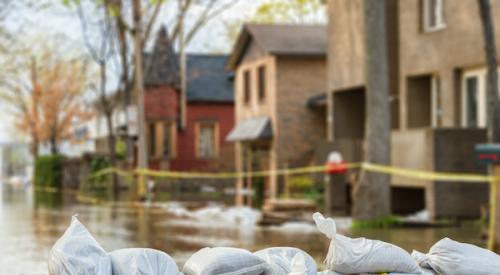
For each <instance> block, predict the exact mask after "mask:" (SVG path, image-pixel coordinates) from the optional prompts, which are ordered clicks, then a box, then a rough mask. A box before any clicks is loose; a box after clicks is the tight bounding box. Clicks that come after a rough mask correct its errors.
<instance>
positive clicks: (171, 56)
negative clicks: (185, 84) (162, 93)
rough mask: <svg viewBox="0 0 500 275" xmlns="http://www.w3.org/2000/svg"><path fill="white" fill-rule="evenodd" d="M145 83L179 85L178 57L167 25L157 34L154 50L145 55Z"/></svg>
mask: <svg viewBox="0 0 500 275" xmlns="http://www.w3.org/2000/svg"><path fill="white" fill-rule="evenodd" d="M144 63H145V64H144V85H171V86H175V87H179V84H180V80H179V65H178V58H177V56H176V54H175V52H174V49H173V46H172V43H171V41H170V38H169V36H168V33H167V29H166V28H165V27H162V28H160V30H159V31H158V34H157V35H156V41H155V44H154V48H153V52H152V53H150V54H145V55H144Z"/></svg>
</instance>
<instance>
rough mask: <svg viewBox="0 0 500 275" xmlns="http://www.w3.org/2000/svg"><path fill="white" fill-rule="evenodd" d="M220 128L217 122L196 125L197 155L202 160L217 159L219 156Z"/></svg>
mask: <svg viewBox="0 0 500 275" xmlns="http://www.w3.org/2000/svg"><path fill="white" fill-rule="evenodd" d="M218 132H219V127H218V124H217V123H216V122H199V123H197V124H196V155H197V157H198V158H200V159H208V158H215V157H217V155H218V149H219V148H218V142H217V141H218V136H219V133H218Z"/></svg>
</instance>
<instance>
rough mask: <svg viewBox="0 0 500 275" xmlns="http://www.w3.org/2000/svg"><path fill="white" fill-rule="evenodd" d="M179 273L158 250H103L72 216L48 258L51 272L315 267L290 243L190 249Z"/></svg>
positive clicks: (279, 273)
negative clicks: (254, 249) (260, 247)
mask: <svg viewBox="0 0 500 275" xmlns="http://www.w3.org/2000/svg"><path fill="white" fill-rule="evenodd" d="M182 272H183V273H180V272H179V270H178V268H177V265H176V263H175V262H174V260H173V259H172V258H171V257H170V256H169V255H167V254H166V253H164V252H162V251H158V250H154V249H148V248H128V249H119V250H115V251H112V252H110V253H107V252H106V251H105V250H104V249H103V248H102V247H101V246H100V245H99V243H98V242H97V241H96V240H95V239H94V238H93V237H92V235H91V234H90V233H89V231H88V230H87V229H86V228H85V226H84V225H83V224H81V223H80V221H78V219H77V218H76V217H73V218H72V220H71V224H70V226H69V227H68V229H67V230H66V231H65V232H64V234H63V236H62V237H61V238H60V239H59V240H58V241H57V242H56V243H55V245H54V246H53V248H52V249H51V251H50V256H49V274H51V275H179V274H186V275H316V274H317V267H316V263H315V262H314V260H313V258H312V257H311V256H310V255H308V254H307V253H306V252H304V251H302V250H300V249H298V248H293V247H274V248H267V249H263V250H260V251H257V252H255V253H251V252H249V251H247V250H244V249H240V248H231V247H214V248H203V249H201V250H199V251H198V252H196V253H194V254H193V255H192V256H191V257H190V258H189V259H188V260H187V262H186V263H185V264H184V267H183V269H182Z"/></svg>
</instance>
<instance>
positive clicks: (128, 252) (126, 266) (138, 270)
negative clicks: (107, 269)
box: [109, 248, 179, 275]
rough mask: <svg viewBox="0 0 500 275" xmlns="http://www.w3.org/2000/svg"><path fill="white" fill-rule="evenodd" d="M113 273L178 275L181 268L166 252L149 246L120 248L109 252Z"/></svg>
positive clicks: (115, 274)
mask: <svg viewBox="0 0 500 275" xmlns="http://www.w3.org/2000/svg"><path fill="white" fill-rule="evenodd" d="M109 256H110V257H111V264H112V268H113V275H145V274H147V275H178V274H179V269H178V268H177V264H176V263H175V262H174V260H173V259H172V258H171V257H170V256H169V255H167V254H166V253H164V252H162V251H159V250H154V249H149V248H127V249H119V250H115V251H113V252H111V253H109Z"/></svg>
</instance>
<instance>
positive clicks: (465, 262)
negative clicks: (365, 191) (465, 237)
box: [313, 213, 500, 275]
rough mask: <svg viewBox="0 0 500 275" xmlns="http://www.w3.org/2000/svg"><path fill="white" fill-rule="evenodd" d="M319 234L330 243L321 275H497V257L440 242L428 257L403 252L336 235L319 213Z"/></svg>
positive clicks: (446, 240)
mask: <svg viewBox="0 0 500 275" xmlns="http://www.w3.org/2000/svg"><path fill="white" fill-rule="evenodd" d="M313 219H314V222H315V223H316V226H317V228H318V230H319V231H320V232H322V233H323V234H325V235H326V236H327V237H328V238H329V239H331V242H330V247H329V249H328V255H327V257H326V259H325V263H326V265H327V267H328V270H327V271H323V272H320V273H318V274H321V275H341V274H392V275H403V274H423V275H434V274H439V275H472V274H474V275H500V256H499V255H497V254H495V253H493V252H491V251H489V250H486V249H483V248H480V247H477V246H475V245H471V244H464V243H459V242H456V241H453V240H451V239H449V238H444V239H442V240H440V241H439V242H437V243H436V244H434V245H433V246H432V247H431V249H430V251H429V253H428V254H424V253H421V252H418V251H413V253H412V254H411V255H410V254H408V253H407V252H406V251H405V250H403V249H401V248H399V247H397V246H395V245H393V244H389V243H385V242H382V241H377V240H369V239H365V238H357V239H351V238H348V237H346V236H343V235H340V234H337V231H336V226H335V221H334V220H333V219H331V218H325V217H323V215H321V214H320V213H315V214H314V215H313Z"/></svg>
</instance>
